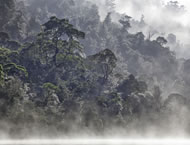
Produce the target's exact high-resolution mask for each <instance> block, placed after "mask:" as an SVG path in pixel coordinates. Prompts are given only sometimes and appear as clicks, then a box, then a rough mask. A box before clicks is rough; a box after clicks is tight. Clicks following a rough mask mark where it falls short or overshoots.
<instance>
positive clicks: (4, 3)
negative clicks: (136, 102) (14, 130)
mask: <svg viewBox="0 0 190 145" xmlns="http://www.w3.org/2000/svg"><path fill="white" fill-rule="evenodd" d="M14 10H15V2H14V0H0V31H2V30H3V27H4V25H5V24H6V23H7V22H8V21H9V19H10V18H11V17H12V16H13V13H14Z"/></svg>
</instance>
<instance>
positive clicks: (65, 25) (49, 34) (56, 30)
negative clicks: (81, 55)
mask: <svg viewBox="0 0 190 145" xmlns="http://www.w3.org/2000/svg"><path fill="white" fill-rule="evenodd" d="M42 26H43V27H44V28H43V32H42V33H41V34H40V35H42V39H43V38H46V39H49V40H51V41H52V42H53V45H54V46H53V47H54V48H55V55H54V57H53V59H54V62H55V64H56V57H57V54H58V53H59V51H60V50H59V46H58V45H59V44H63V45H64V44H66V45H67V46H68V47H69V53H74V52H73V51H74V50H73V48H78V50H79V52H81V51H82V50H81V48H82V47H81V46H80V44H79V42H78V40H77V38H83V39H84V38H85V33H84V32H81V31H79V30H77V29H75V28H73V25H71V24H70V23H69V20H67V19H58V18H56V17H51V18H50V20H49V21H48V22H47V23H45V24H43V25H42Z"/></svg>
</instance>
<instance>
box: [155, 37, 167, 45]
mask: <svg viewBox="0 0 190 145" xmlns="http://www.w3.org/2000/svg"><path fill="white" fill-rule="evenodd" d="M156 41H157V42H158V43H159V44H160V45H162V46H163V45H165V44H167V42H168V41H167V40H166V39H165V38H164V37H160V36H159V37H158V38H157V39H156Z"/></svg>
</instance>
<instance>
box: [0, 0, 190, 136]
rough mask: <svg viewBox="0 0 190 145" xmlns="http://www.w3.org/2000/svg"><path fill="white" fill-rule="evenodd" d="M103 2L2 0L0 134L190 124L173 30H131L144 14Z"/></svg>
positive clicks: (185, 64) (189, 88)
mask: <svg viewBox="0 0 190 145" xmlns="http://www.w3.org/2000/svg"><path fill="white" fill-rule="evenodd" d="M106 2H107V3H106V8H107V15H106V17H105V18H104V19H103V20H101V16H100V14H99V10H98V6H97V5H96V4H94V3H92V2H90V1H87V0H37V1H35V0H33V1H32V0H28V1H27V0H26V1H24V0H0V128H1V130H0V135H1V136H5V135H9V136H11V137H31V135H34V136H35V135H36V136H39V135H42V136H43V135H49V136H51V137H52V136H53V137H54V136H57V135H59V134H61V135H66V134H69V133H75V134H80V133H81V134H82V133H84V134H85V133H87V134H88V133H89V134H90V133H94V134H98V135H101V134H106V132H109V133H110V134H113V135H114V134H115V131H114V130H115V129H116V130H117V131H118V132H119V133H123V134H130V133H137V134H138V133H139V134H141V133H143V135H145V134H146V133H147V134H148V133H149V132H151V135H154V134H155V135H166V134H168V133H170V134H175V135H177V134H181V133H185V134H189V133H190V124H189V121H190V118H189V117H188V116H189V113H190V108H189V106H190V100H189V93H190V76H189V73H190V60H187V59H178V58H177V57H176V54H175V52H173V51H171V49H170V48H169V47H168V46H167V43H170V44H172V43H173V45H176V47H177V44H174V43H176V37H175V35H174V34H170V35H168V37H167V38H164V37H163V36H157V37H156V38H155V39H151V37H152V36H153V35H154V32H151V31H150V33H149V35H148V36H147V35H145V34H143V32H135V33H130V31H129V30H130V29H134V27H135V28H136V29H137V27H138V28H139V29H140V28H141V29H143V28H144V27H145V25H146V22H145V21H144V19H143V17H142V19H141V20H140V21H135V20H134V19H133V18H131V17H130V16H128V15H127V14H119V13H117V12H116V11H114V1H112V0H107V1H106ZM115 17H117V21H116V19H115ZM133 25H134V27H133ZM179 49H180V48H179ZM176 130H177V131H176Z"/></svg>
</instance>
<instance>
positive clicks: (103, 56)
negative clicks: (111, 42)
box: [88, 49, 117, 82]
mask: <svg viewBox="0 0 190 145" xmlns="http://www.w3.org/2000/svg"><path fill="white" fill-rule="evenodd" d="M88 59H90V60H91V61H92V63H94V67H95V69H96V71H97V72H99V73H101V74H103V82H105V81H107V79H108V77H109V75H110V74H111V73H112V71H113V69H114V68H115V67H116V62H117V58H116V56H115V54H114V53H113V52H112V51H111V50H109V49H105V50H103V51H101V52H99V53H97V54H95V55H92V56H89V57H88Z"/></svg>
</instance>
